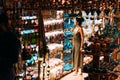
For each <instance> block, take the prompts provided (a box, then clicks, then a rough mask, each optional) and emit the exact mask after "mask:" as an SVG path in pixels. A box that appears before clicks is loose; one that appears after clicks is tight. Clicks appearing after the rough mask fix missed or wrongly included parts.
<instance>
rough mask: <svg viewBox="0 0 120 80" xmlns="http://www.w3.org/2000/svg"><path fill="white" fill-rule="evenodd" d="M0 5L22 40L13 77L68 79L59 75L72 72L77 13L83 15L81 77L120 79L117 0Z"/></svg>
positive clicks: (29, 0) (28, 0)
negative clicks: (82, 74) (82, 75)
mask: <svg viewBox="0 0 120 80" xmlns="http://www.w3.org/2000/svg"><path fill="white" fill-rule="evenodd" d="M2 5H3V6H4V7H3V8H4V9H5V10H6V12H7V14H8V17H9V26H10V27H11V30H15V31H16V34H18V37H19V39H20V41H21V47H22V49H21V51H20V53H21V55H20V57H19V62H18V63H17V64H15V66H16V80H67V79H62V78H64V77H65V76H68V75H69V74H71V73H73V72H74V67H73V65H72V59H73V55H72V49H73V45H72V39H73V32H72V29H74V28H75V18H76V17H77V18H79V17H83V18H84V22H83V23H82V29H83V32H84V46H83V50H82V55H83V56H84V57H83V62H82V63H83V68H82V72H83V73H86V74H87V76H85V77H84V80H120V0H13V1H12V0H6V1H3V3H2ZM70 77H73V76H69V78H70ZM73 80H76V79H73Z"/></svg>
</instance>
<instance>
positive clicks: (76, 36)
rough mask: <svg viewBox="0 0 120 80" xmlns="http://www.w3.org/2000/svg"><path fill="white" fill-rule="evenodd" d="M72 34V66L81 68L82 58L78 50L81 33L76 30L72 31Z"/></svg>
mask: <svg viewBox="0 0 120 80" xmlns="http://www.w3.org/2000/svg"><path fill="white" fill-rule="evenodd" d="M73 33H74V36H73V40H74V41H73V42H74V43H73V66H74V68H82V62H83V58H82V53H81V51H80V47H81V35H80V33H79V32H78V30H77V31H75V30H74V31H73Z"/></svg>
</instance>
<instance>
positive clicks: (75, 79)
mask: <svg viewBox="0 0 120 80" xmlns="http://www.w3.org/2000/svg"><path fill="white" fill-rule="evenodd" d="M87 76H88V74H87V73H83V75H74V72H72V73H70V74H68V75H66V76H64V77H63V78H61V79H60V80H84V77H87Z"/></svg>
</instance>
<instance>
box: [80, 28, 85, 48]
mask: <svg viewBox="0 0 120 80" xmlns="http://www.w3.org/2000/svg"><path fill="white" fill-rule="evenodd" d="M79 33H80V35H81V47H80V50H82V47H83V44H84V33H83V29H82V28H81V27H80V29H79Z"/></svg>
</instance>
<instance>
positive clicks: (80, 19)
mask: <svg viewBox="0 0 120 80" xmlns="http://www.w3.org/2000/svg"><path fill="white" fill-rule="evenodd" d="M76 21H77V22H78V25H81V24H82V22H83V21H84V19H83V18H82V17H81V18H76Z"/></svg>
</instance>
